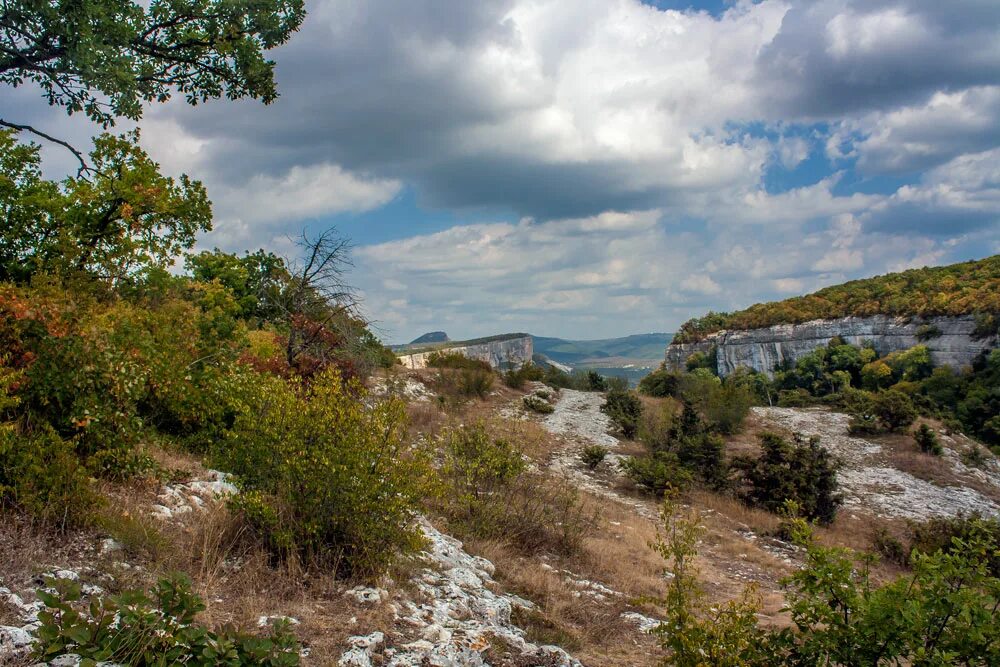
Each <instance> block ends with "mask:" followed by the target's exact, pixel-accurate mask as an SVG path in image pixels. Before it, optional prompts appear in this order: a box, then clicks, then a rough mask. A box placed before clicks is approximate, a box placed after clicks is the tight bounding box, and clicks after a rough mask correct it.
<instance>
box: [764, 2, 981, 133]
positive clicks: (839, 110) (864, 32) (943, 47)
mask: <svg viewBox="0 0 1000 667" xmlns="http://www.w3.org/2000/svg"><path fill="white" fill-rule="evenodd" d="M998 24H1000V5H997V4H996V3H986V2H980V1H979V0H951V1H950V2H946V3H943V2H937V1H936V0H909V1H900V0H819V1H816V2H798V3H795V4H794V5H792V6H791V7H790V8H789V11H788V12H787V14H785V16H784V18H783V21H782V24H781V29H780V31H779V32H778V34H777V35H776V36H775V38H774V40H772V41H771V42H770V43H768V44H766V45H764V46H763V47H762V49H761V51H760V56H759V58H758V69H757V71H756V77H757V81H758V83H759V85H760V87H761V90H762V91H764V92H765V94H766V95H767V96H768V98H769V99H770V100H771V101H772V104H773V106H772V113H775V114H778V116H779V117H780V118H783V119H785V120H791V119H796V118H800V119H802V118H811V119H831V118H832V119H839V118H840V117H841V116H842V115H843V114H850V113H857V112H866V111H875V110H880V109H882V110H884V109H886V108H887V107H888V108H892V107H896V106H899V105H900V104H913V103H917V102H920V101H922V100H925V99H927V97H929V96H930V95H931V94H933V93H934V92H936V91H940V90H944V91H954V90H956V89H962V88H967V87H971V86H980V85H990V84H995V83H997V72H998V71H1000V49H998V48H997V37H998V34H997V25H998Z"/></svg>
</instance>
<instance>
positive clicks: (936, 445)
mask: <svg viewBox="0 0 1000 667" xmlns="http://www.w3.org/2000/svg"><path fill="white" fill-rule="evenodd" d="M913 439H914V440H916V441H917V446H918V447H920V451H922V452H923V453H924V454H933V455H934V456H941V454H943V453H944V448H943V447H941V443H940V442H938V439H937V434H936V433H934V431H933V430H932V429H931V428H930V427H929V426H927V424H921V425H920V428H918V429H917V430H916V431H914V432H913Z"/></svg>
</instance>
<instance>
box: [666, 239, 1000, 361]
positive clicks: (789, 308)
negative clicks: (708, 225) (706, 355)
mask: <svg viewBox="0 0 1000 667" xmlns="http://www.w3.org/2000/svg"><path fill="white" fill-rule="evenodd" d="M997 313H1000V255H994V256H992V257H987V258H986V259H981V260H978V261H973V262H962V263H960V264H952V265H950V266H936V267H925V268H922V269H911V270H909V271H903V272H901V273H889V274H886V275H884V276H876V277H874V278H866V279H864V280H852V281H850V282H846V283H844V284H842V285H834V286H832V287H827V288H824V289H821V290H819V291H818V292H814V293H812V294H807V295H805V296H797V297H793V298H791V299H785V300H784V301H772V302H769V303H758V304H755V305H753V306H750V307H749V308H747V309H745V310H740V311H736V312H733V313H714V312H710V313H708V314H707V315H705V316H704V317H697V318H694V319H691V320H688V321H687V322H685V323H684V324H683V325H681V327H680V330H679V331H678V332H677V334H676V335H674V339H673V342H674V343H693V342H696V341H699V340H702V339H704V338H705V337H706V336H708V335H710V334H713V333H715V332H717V331H722V330H724V329H759V328H763V327H769V326H774V325H776V324H796V323H800V322H809V321H811V320H818V319H831V318H838V317H850V316H856V317H867V316H871V315H895V316H904V317H933V316H938V315H952V316H954V315H969V314H981V315H982V320H983V321H982V322H981V327H980V328H981V329H982V332H983V333H984V334H987V335H988V334H990V333H993V332H995V331H996V328H997V318H996V314H997Z"/></svg>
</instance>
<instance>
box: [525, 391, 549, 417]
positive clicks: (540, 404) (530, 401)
mask: <svg viewBox="0 0 1000 667" xmlns="http://www.w3.org/2000/svg"><path fill="white" fill-rule="evenodd" d="M521 402H522V403H524V407H526V408H528V409H529V410H531V411H532V412H537V413H539V414H543V415H547V414H551V413H553V412H555V410H556V409H555V408H554V407H553V406H552V404H551V403H549V402H548V401H546V400H545V399H543V398H542V397H540V396H536V395H534V394H528V395H527V396H525V397H524V398H522V399H521Z"/></svg>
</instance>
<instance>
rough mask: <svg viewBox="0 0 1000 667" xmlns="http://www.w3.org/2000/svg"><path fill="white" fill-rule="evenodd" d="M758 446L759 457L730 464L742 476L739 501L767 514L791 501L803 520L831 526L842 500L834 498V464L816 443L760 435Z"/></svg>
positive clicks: (835, 475) (837, 496) (739, 459)
mask: <svg viewBox="0 0 1000 667" xmlns="http://www.w3.org/2000/svg"><path fill="white" fill-rule="evenodd" d="M760 445H761V449H762V450H763V451H762V452H761V454H760V456H758V457H756V458H754V457H748V456H743V457H738V458H737V459H735V460H734V461H733V468H734V469H736V470H738V471H740V472H741V473H742V483H743V489H742V490H741V495H742V496H743V498H744V499H745V500H746V501H747V502H749V503H751V504H752V505H756V506H758V507H763V508H764V509H767V510H769V511H771V512H778V511H780V510H781V509H782V508H783V507H784V506H785V504H786V503H787V502H788V501H793V502H794V503H795V504H796V505H797V506H798V507H799V508H800V511H801V512H802V515H803V516H805V517H806V518H808V519H810V520H813V521H817V522H819V523H822V524H829V523H832V522H833V519H834V516H835V515H836V513H837V508H838V507H839V506H840V504H841V502H842V501H843V499H842V497H841V496H840V495H839V494H837V474H836V471H837V464H836V462H835V461H834V460H833V459H832V457H831V456H830V454H829V452H828V451H827V450H826V449H824V448H823V447H821V446H820V444H819V439H818V438H815V437H814V438H810V439H809V440H803V439H802V438H800V437H799V436H798V435H796V436H795V439H794V441H793V442H788V441H787V440H785V439H784V438H782V437H781V436H779V435H777V434H776V433H762V434H761V435H760Z"/></svg>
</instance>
